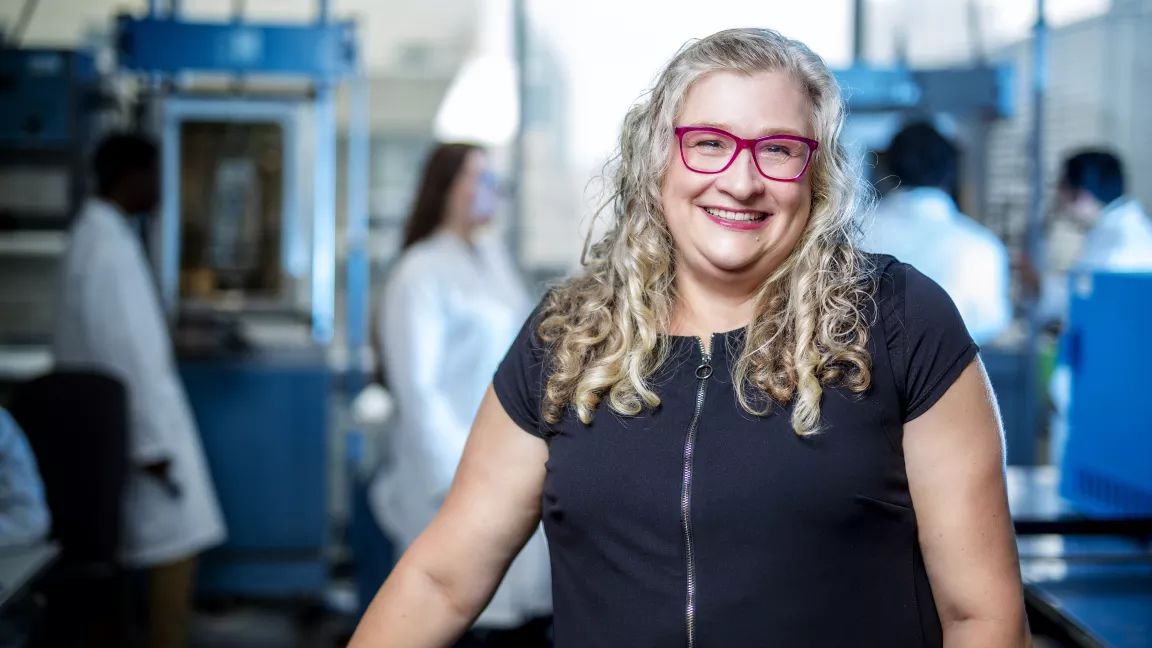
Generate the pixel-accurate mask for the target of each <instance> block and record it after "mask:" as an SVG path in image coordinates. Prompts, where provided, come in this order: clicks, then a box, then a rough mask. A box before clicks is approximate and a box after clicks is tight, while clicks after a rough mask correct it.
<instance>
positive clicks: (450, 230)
mask: <svg viewBox="0 0 1152 648" xmlns="http://www.w3.org/2000/svg"><path fill="white" fill-rule="evenodd" d="M440 231H441V232H444V233H446V234H451V235H452V236H455V237H456V238H458V239H460V240H461V241H463V242H465V243H467V244H468V245H470V246H471V245H472V244H474V243H475V242H476V228H475V227H472V226H471V225H469V224H466V223H453V222H448V223H445V224H444V225H442V226H441V227H440Z"/></svg>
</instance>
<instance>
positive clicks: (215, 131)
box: [116, 0, 368, 600]
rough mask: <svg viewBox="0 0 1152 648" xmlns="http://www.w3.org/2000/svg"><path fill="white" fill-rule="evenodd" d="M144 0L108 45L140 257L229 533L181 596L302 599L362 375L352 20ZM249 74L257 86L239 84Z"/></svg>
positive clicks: (364, 122)
mask: <svg viewBox="0 0 1152 648" xmlns="http://www.w3.org/2000/svg"><path fill="white" fill-rule="evenodd" d="M159 4H160V3H159V2H157V1H156V0H152V1H151V2H150V3H149V11H148V14H147V15H145V16H144V17H131V16H120V17H118V18H117V20H116V28H117V37H116V42H117V54H118V65H119V69H120V71H121V73H124V74H131V75H135V76H137V77H138V78H139V79H140V81H141V83H142V85H143V87H144V90H143V92H142V96H143V97H144V101H143V104H144V106H145V107H146V109H145V110H144V111H143V114H144V122H145V123H146V124H147V126H148V127H149V128H150V129H152V130H153V131H155V132H156V133H158V135H159V139H160V141H161V143H162V156H163V160H162V168H163V177H162V189H163V198H162V204H161V209H160V212H161V213H160V218H159V223H158V226H157V229H158V231H157V235H156V236H155V237H154V239H153V241H152V249H151V252H152V262H153V265H154V266H155V270H156V274H157V278H158V284H159V288H160V293H161V297H162V300H163V303H164V306H165V309H166V311H167V313H168V314H169V316H170V318H171V319H172V320H173V321H175V322H177V326H176V327H175V330H176V338H177V347H178V350H179V353H178V357H179V361H180V370H181V374H182V377H183V379H184V382H185V386H186V389H187V392H188V396H189V399H190V402H191V405H192V408H193V411H194V413H195V416H196V420H197V423H198V425H199V428H200V433H201V437H202V439H203V444H204V448H205V453H206V455H207V459H208V464H209V467H210V471H211V474H212V478H213V480H214V482H215V485H216V489H217V493H218V496H219V499H220V502H221V506H222V508H223V511H224V516H225V520H226V523H227V526H228V531H229V535H228V541H227V543H226V544H225V545H224V546H222V547H220V548H218V549H216V550H213V551H211V552H209V553H208V554H207V555H205V556H204V557H203V558H202V560H201V566H200V568H199V583H198V585H199V593H200V594H201V595H209V596H211V595H225V596H250V597H258V598H290V599H296V600H301V599H303V600H319V599H322V598H323V597H324V595H325V593H326V591H327V588H328V587H329V585H330V581H331V567H332V562H333V556H334V555H335V554H336V551H335V548H336V542H335V539H336V535H337V534H336V524H335V522H334V513H333V508H334V506H333V500H334V499H338V492H339V491H340V490H342V489H343V485H342V484H341V483H340V480H339V476H340V475H339V472H340V471H339V466H341V465H342V464H343V461H344V460H343V457H342V456H340V455H341V453H342V452H343V444H344V439H345V436H346V435H350V434H353V433H354V431H353V430H349V429H347V426H346V425H344V424H343V423H342V421H344V420H345V419H346V417H345V416H344V415H343V414H344V411H345V410H346V407H347V403H348V402H349V401H350V395H352V394H355V393H356V392H357V391H358V390H359V389H360V388H361V386H362V385H363V384H365V382H366V371H365V367H364V365H363V363H362V360H361V359H362V357H363V355H364V354H363V353H362V351H363V349H364V348H365V346H366V343H367V328H368V258H367V234H368V232H367V177H366V174H367V169H368V108H367V103H368V92H367V82H366V79H365V78H364V76H363V72H362V69H361V64H360V52H359V48H358V40H357V33H356V25H355V24H354V23H352V22H337V21H333V20H332V19H331V18H330V11H329V3H328V1H327V0H321V2H320V11H319V19H318V21H316V22H314V23H308V24H259V23H254V22H249V21H247V20H245V19H244V18H243V17H242V16H234V17H233V19H232V20H230V21H226V22H220V23H210V22H194V21H186V20H183V19H181V17H180V16H179V11H178V6H176V3H175V2H173V3H172V6H169V7H168V8H167V10H165V11H162V10H161V7H160V6H159ZM204 75H210V76H213V77H216V78H218V77H220V76H227V77H229V78H231V79H232V84H231V85H230V86H229V87H228V88H226V89H224V90H223V91H222V90H221V89H220V88H218V87H216V88H213V86H211V84H205V83H200V81H201V79H202V77H203V76H204ZM256 79H259V80H262V81H264V82H265V84H264V85H263V86H261V87H262V88H263V89H262V90H261V91H259V92H256V91H249V90H248V89H247V84H248V83H249V82H250V81H252V80H256ZM341 85H343V86H344V87H346V88H347V90H348V98H349V102H348V106H349V110H348V117H347V133H346V138H347V156H348V161H347V165H346V167H347V178H346V180H347V184H346V186H345V187H344V191H345V192H346V198H345V200H344V207H345V209H346V212H347V213H346V218H345V219H344V222H343V225H344V227H343V229H342V230H341V231H338V229H337V202H338V201H337V194H338V191H339V188H338V186H337V175H336V167H337V155H338V148H337V137H338V124H337V115H336V108H335V94H336V90H337V89H338V87H340V86H341ZM268 87H273V88H275V89H274V90H272V91H269V90H268V89H267V88H268ZM338 243H339V244H340V245H338ZM338 248H339V249H340V250H341V253H340V255H339V256H338V253H337V250H338ZM341 263H343V270H344V272H345V273H346V278H345V281H344V282H342V283H343V285H342V286H341V288H342V291H341V292H340V293H339V294H338V292H337V283H338V282H337V273H338V264H341ZM338 303H339V304H341V305H342V306H343V308H342V309H338V307H337V305H338Z"/></svg>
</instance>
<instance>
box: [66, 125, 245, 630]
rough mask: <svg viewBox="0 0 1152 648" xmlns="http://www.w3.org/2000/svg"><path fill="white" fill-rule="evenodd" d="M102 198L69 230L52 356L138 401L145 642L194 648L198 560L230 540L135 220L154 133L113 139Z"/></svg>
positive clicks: (153, 167)
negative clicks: (190, 636) (191, 631)
mask: <svg viewBox="0 0 1152 648" xmlns="http://www.w3.org/2000/svg"><path fill="white" fill-rule="evenodd" d="M92 170H93V172H94V174H95V180H96V191H97V194H96V196H95V197H93V198H91V199H89V200H88V202H87V203H86V204H85V205H84V208H83V210H82V211H81V212H80V214H79V215H78V217H77V218H76V221H75V223H74V225H73V227H72V232H71V241H70V243H69V247H68V251H67V254H66V256H65V262H64V291H63V299H62V303H61V306H60V313H59V320H58V323H57V328H56V333H55V340H54V349H53V352H54V356H55V360H56V365H57V367H58V368H60V369H72V368H75V369H81V370H95V371H100V372H102V373H106V374H108V375H110V376H112V377H115V378H117V379H119V380H120V381H121V382H122V383H123V384H124V385H125V386H126V388H127V391H128V400H129V408H130V409H129V412H130V413H129V426H130V429H129V434H128V439H129V455H130V460H131V463H132V465H133V466H134V468H135V469H134V470H131V471H130V472H129V475H128V482H127V485H126V488H125V495H124V497H125V502H124V518H125V519H124V524H125V527H124V534H123V547H122V551H121V554H122V558H123V561H124V563H125V565H127V566H128V567H130V568H142V569H145V570H147V590H148V591H147V602H148V609H147V619H148V633H147V636H148V644H147V645H148V646H150V648H170V647H172V648H179V647H181V646H184V645H186V642H187V633H188V626H189V622H190V619H191V600H192V592H193V572H194V567H195V561H196V557H197V556H198V555H199V554H200V553H202V552H204V551H206V550H208V549H210V548H212V547H215V546H217V545H220V544H222V543H223V542H224V539H225V535H226V530H225V526H224V519H223V516H222V515H221V512H220V507H219V503H218V502H217V499H216V493H215V489H214V487H213V484H212V480H211V477H210V475H209V473H208V469H207V465H206V462H205V459H204V453H203V448H202V447H201V444H200V437H199V432H198V431H197V429H196V423H195V420H194V419H193V417H192V412H191V409H190V407H189V405H188V401H187V397H186V395H185V393H184V387H183V384H182V383H181V381H180V377H179V375H178V374H177V370H176V363H175V360H174V357H173V356H174V351H173V348H172V341H171V338H170V336H169V331H168V325H167V321H166V320H165V317H164V311H163V309H162V307H161V303H160V298H159V294H158V291H157V288H156V284H155V281H154V280H153V277H152V275H151V272H150V268H149V265H148V261H147V259H146V256H145V252H144V248H143V245H142V242H141V240H140V238H139V236H138V235H137V232H135V231H134V230H133V228H132V227H131V224H130V220H129V219H131V218H134V217H138V216H144V215H151V214H152V213H154V211H155V209H156V208H157V206H158V204H159V200H160V158H159V151H158V150H157V147H156V146H155V145H154V144H153V143H152V142H151V141H149V140H148V139H146V138H144V137H142V136H138V135H133V134H118V135H112V136H110V137H108V138H107V139H105V140H103V141H102V142H101V143H100V145H99V146H98V147H97V149H96V152H95V155H94V158H93V169H92Z"/></svg>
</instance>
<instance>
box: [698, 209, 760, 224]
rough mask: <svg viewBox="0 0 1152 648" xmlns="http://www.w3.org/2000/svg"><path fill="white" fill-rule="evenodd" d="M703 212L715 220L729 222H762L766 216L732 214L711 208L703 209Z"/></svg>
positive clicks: (746, 213) (755, 213)
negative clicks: (720, 219)
mask: <svg viewBox="0 0 1152 648" xmlns="http://www.w3.org/2000/svg"><path fill="white" fill-rule="evenodd" d="M704 211H706V212H708V213H709V214H712V215H713V216H715V217H716V218H723V219H724V220H730V221H753V220H762V219H764V218H766V217H767V216H768V215H767V214H765V213H764V212H733V211H728V210H726V209H713V208H711V207H705V208H704Z"/></svg>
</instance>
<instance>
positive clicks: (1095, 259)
mask: <svg viewBox="0 0 1152 648" xmlns="http://www.w3.org/2000/svg"><path fill="white" fill-rule="evenodd" d="M1072 270H1073V272H1083V271H1090V272H1149V271H1152V219H1150V218H1149V217H1148V214H1147V213H1145V211H1144V208H1143V207H1142V206H1141V205H1140V203H1139V202H1137V201H1135V200H1132V199H1130V198H1127V197H1121V198H1119V199H1117V200H1115V201H1113V202H1112V203H1111V204H1109V205H1108V206H1107V207H1105V208H1104V209H1103V211H1101V212H1100V217H1099V218H1098V219H1097V220H1096V224H1095V225H1093V226H1092V229H1091V230H1089V231H1088V234H1087V236H1085V238H1084V244H1083V246H1082V247H1081V248H1080V253H1079V254H1078V255H1077V257H1076V261H1075V263H1074V264H1073V266H1072ZM1070 299H1071V298H1070V296H1069V294H1068V274H1067V273H1064V272H1048V273H1045V275H1044V276H1043V277H1042V278H1041V284H1040V304H1039V309H1040V317H1041V319H1042V320H1043V321H1059V322H1066V321H1067V320H1068V306H1069V304H1070Z"/></svg>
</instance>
